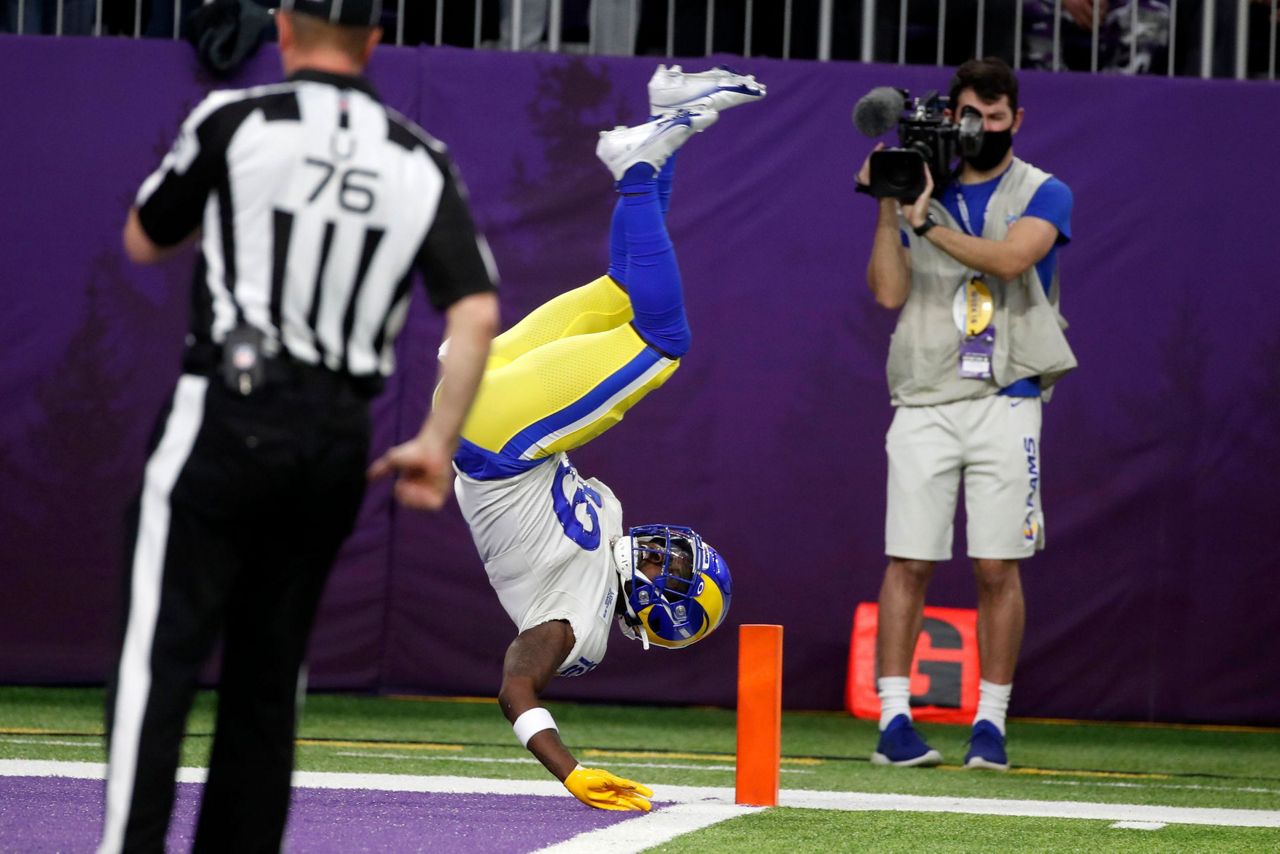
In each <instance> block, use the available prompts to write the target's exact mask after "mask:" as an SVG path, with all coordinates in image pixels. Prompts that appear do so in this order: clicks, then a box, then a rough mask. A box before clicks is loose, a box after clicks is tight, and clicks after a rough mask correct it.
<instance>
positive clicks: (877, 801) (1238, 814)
mask: <svg viewBox="0 0 1280 854" xmlns="http://www.w3.org/2000/svg"><path fill="white" fill-rule="evenodd" d="M105 771H106V766H105V765H103V764H102V763H101V762H56V761H50V760H40V761H36V760H30V759H0V777H76V778H80V779H87V780H101V779H102V778H103V775H104V773H105ZM204 777H205V769H203V768H179V769H178V782H180V783H202V782H204ZM293 785H294V787H296V788H306V789H368V790H373V791H382V792H437V793H440V794H456V795H461V794H476V795H543V796H548V797H557V798H560V797H564V796H565V790H564V786H562V785H561V784H560V783H558V782H557V781H555V780H486V779H483V778H479V777H448V776H439V777H416V776H410V775H407V774H349V773H342V772H337V771H296V772H294V775H293ZM733 799H734V791H733V789H730V788H727V787H711V786H658V787H656V788H655V789H654V798H653V800H654V801H655V802H657V803H677V804H703V805H707V804H712V805H720V806H735V804H734V803H733ZM778 806H783V807H795V808H798V809H823V810H843V811H847V812H871V811H884V812H946V813H963V814H968V815H1005V816H1021V817H1024V818H1081V819H1092V820H1096V821H1146V822H1160V823H1162V824H1207V825H1216V826H1222V827H1280V810H1233V809H1217V808H1213V807H1168V806H1148V805H1145V804H1099V803H1089V802H1086V801H1015V800H1000V799H996V798H946V797H933V796H924V795H888V794H880V793H872V792H810V791H804V790H801V789H783V790H782V791H781V793H780V795H779V802H778ZM666 813H667V810H663V814H664V815H665V814H666Z"/></svg>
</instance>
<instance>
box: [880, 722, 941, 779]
mask: <svg viewBox="0 0 1280 854" xmlns="http://www.w3.org/2000/svg"><path fill="white" fill-rule="evenodd" d="M941 762H942V754H941V753H939V752H938V751H936V750H934V749H933V748H932V747H930V746H929V745H927V744H925V741H924V739H923V738H921V737H920V733H918V732H916V728H915V727H914V726H912V725H911V718H910V717H908V716H907V715H898V716H897V717H895V718H894V719H893V720H891V721H889V725H888V726H887V727H885V728H884V731H883V732H881V733H880V743H879V744H877V745H876V752H875V753H873V754H871V764H872V765H898V766H900V767H903V768H907V767H911V766H917V765H918V766H926V767H927V766H932V765H938V764H939V763H941Z"/></svg>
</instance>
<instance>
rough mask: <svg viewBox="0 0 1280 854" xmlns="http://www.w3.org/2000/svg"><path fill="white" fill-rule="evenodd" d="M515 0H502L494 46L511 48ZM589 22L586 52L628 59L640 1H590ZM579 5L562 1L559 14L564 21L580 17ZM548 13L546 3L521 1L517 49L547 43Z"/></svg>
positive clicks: (528, 0)
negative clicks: (560, 13)
mask: <svg viewBox="0 0 1280 854" xmlns="http://www.w3.org/2000/svg"><path fill="white" fill-rule="evenodd" d="M515 3H516V0H502V17H501V23H500V26H499V35H498V46H499V47H500V48H508V47H510V46H511V26H512V21H513V19H514V15H515ZM586 5H587V6H588V7H589V11H588V13H587V15H588V17H589V20H590V23H589V26H588V31H589V33H590V35H589V39H590V41H589V43H588V44H589V48H588V49H589V51H590V52H591V53H593V54H608V55H614V56H630V55H631V54H634V53H635V47H636V31H637V28H638V25H639V22H640V0H590V2H589V3H587V4H586ZM580 6H581V4H574V3H572V2H565V4H564V8H563V14H564V15H565V16H566V17H567V18H572V17H574V14H575V13H578V14H581V13H582V11H583V10H582V9H581V8H576V7H580ZM550 11H551V3H550V0H524V2H523V4H521V7H520V41H519V46H520V50H533V49H536V48H537V47H538V46H539V45H541V44H542V43H544V42H545V41H546V40H547V23H548V18H549V15H550Z"/></svg>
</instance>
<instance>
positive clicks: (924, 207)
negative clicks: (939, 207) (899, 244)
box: [902, 165, 933, 228]
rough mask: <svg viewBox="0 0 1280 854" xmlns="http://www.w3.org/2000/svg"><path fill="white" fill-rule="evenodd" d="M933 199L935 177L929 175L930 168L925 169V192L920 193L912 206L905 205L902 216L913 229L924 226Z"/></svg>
mask: <svg viewBox="0 0 1280 854" xmlns="http://www.w3.org/2000/svg"><path fill="white" fill-rule="evenodd" d="M931 198H933V176H932V175H930V174H929V167H928V166H927V165H926V166H925V167H924V191H923V192H921V193H920V195H919V197H917V198H916V200H915V201H914V202H912V203H911V204H906V203H903V205H902V215H903V216H904V217H906V220H907V222H908V223H909V224H910V225H911V227H912V228H919V227H920V226H922V225H924V221H925V219H926V218H927V217H928V216H929V199H931Z"/></svg>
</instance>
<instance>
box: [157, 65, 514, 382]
mask: <svg viewBox="0 0 1280 854" xmlns="http://www.w3.org/2000/svg"><path fill="white" fill-rule="evenodd" d="M136 205H137V208H138V219H139V222H140V224H141V225H142V228H143V230H144V231H145V232H146V234H147V236H148V237H149V238H150V239H151V241H152V242H153V243H155V244H156V245H158V246H173V245H176V244H178V243H180V242H181V241H182V240H184V239H185V238H186V237H187V236H188V235H190V234H191V233H192V232H193V231H195V230H196V229H197V228H202V235H201V238H200V254H199V258H198V261H197V264H196V272H195V279H196V281H195V285H194V286H195V294H194V297H195V298H194V302H193V311H192V318H191V335H190V336H189V338H188V342H189V349H188V353H189V361H192V360H191V358H190V354H192V353H208V354H212V353H214V352H216V350H217V348H218V346H219V345H220V344H221V343H222V341H223V340H224V338H225V337H226V335H227V333H228V332H229V331H230V330H231V329H232V328H234V327H235V326H236V325H237V324H243V323H248V324H250V325H252V326H254V327H256V328H257V329H258V330H260V331H261V332H263V333H265V335H266V341H267V343H266V348H267V351H268V353H272V352H280V353H284V354H287V355H289V356H291V357H292V358H294V359H296V360H299V361H301V362H305V363H307V364H312V365H323V366H325V367H328V368H330V369H331V370H334V371H341V372H344V373H347V374H351V375H353V376H357V377H370V376H373V375H375V374H381V375H383V376H385V375H387V374H390V373H391V372H392V370H393V369H394V367H395V359H394V355H393V352H392V344H393V342H394V340H395V336H396V334H397V333H398V332H399V331H400V328H401V327H402V326H403V325H404V320H405V315H406V313H407V310H408V303H409V289H410V282H411V278H412V274H413V271H414V270H415V269H417V270H419V271H421V273H422V274H423V277H424V279H425V282H426V287H427V293H428V295H429V297H430V300H431V304H432V305H433V306H434V307H435V308H436V309H437V310H443V309H445V308H447V307H448V306H449V305H451V304H452V303H453V302H455V301H457V300H458V299H461V298H462V297H464V296H468V295H470V294H476V293H482V292H486V291H490V290H493V288H494V287H495V284H496V278H497V276H496V272H495V270H494V265H493V259H492V256H491V255H490V253H489V250H488V246H487V245H486V243H485V241H484V238H483V237H482V236H480V235H478V234H477V233H476V230H475V226H474V224H473V222H472V218H471V212H470V210H469V209H468V207H467V202H466V192H465V188H464V187H463V185H462V182H461V179H460V178H459V176H458V174H457V172H456V170H455V169H454V166H453V163H452V161H451V159H450V158H449V156H448V154H447V152H446V150H445V148H444V146H443V145H442V144H441V143H439V142H438V141H436V140H434V139H432V138H431V137H430V136H428V135H427V134H426V133H424V132H423V131H422V130H421V129H420V128H419V127H418V126H417V125H416V124H414V123H413V122H411V121H410V120H408V119H406V118H405V117H403V116H401V115H399V114H398V113H396V112H395V111H394V110H392V109H390V108H388V107H386V106H384V105H383V104H382V103H381V102H380V101H379V99H378V96H377V94H376V93H375V92H374V90H373V89H372V87H370V86H369V84H368V83H367V82H366V81H365V80H364V79H363V78H360V77H348V76H343V75H336V74H329V73H325V72H319V71H313V70H304V71H300V72H297V73H295V74H293V75H291V76H290V77H289V79H288V81H287V82H285V83H281V84H278V85H272V86H260V87H255V88H251V89H242V90H235V91H222V92H214V93H212V94H210V95H209V96H208V97H207V98H205V100H204V101H203V102H202V103H201V104H200V105H199V106H198V107H196V109H195V110H194V111H193V112H192V113H191V115H190V116H189V117H188V118H187V120H186V121H185V122H184V123H183V125H182V130H181V131H180V133H179V135H178V138H177V141H176V142H175V143H174V145H173V148H172V149H171V150H170V151H169V153H168V155H166V157H165V158H164V161H163V162H162V163H161V164H160V167H159V169H157V170H156V171H155V173H153V174H152V175H151V176H150V177H148V178H147V180H146V181H145V182H144V183H143V185H142V187H141V189H140V190H139V191H138V196H137V200H136Z"/></svg>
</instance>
